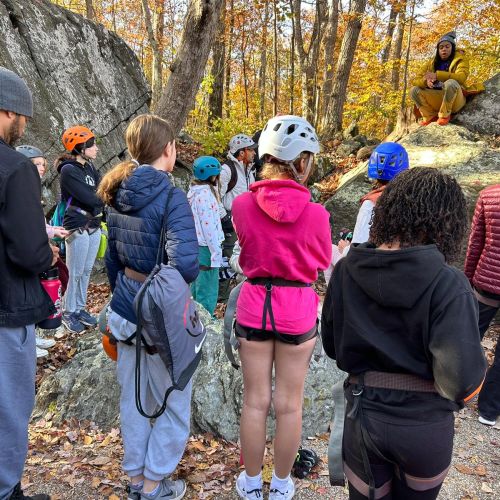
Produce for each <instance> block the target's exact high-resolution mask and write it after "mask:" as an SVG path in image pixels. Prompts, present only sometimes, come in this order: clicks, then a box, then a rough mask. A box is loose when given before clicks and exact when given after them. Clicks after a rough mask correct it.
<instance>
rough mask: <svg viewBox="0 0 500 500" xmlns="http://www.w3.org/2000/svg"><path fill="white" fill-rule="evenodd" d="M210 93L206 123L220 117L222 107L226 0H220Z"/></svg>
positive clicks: (210, 122)
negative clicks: (220, 6)
mask: <svg viewBox="0 0 500 500" xmlns="http://www.w3.org/2000/svg"><path fill="white" fill-rule="evenodd" d="M212 57H213V64H212V71H211V74H212V80H213V87H212V93H211V94H210V96H209V98H208V125H209V126H210V125H211V124H212V123H213V120H214V119H215V118H222V107H223V104H224V66H225V61H226V0H222V9H221V15H220V20H219V25H218V26H217V34H216V36H215V43H214V47H213V50H212Z"/></svg>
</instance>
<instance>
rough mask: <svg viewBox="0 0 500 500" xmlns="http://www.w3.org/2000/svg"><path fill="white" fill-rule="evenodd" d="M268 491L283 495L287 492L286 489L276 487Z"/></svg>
mask: <svg viewBox="0 0 500 500" xmlns="http://www.w3.org/2000/svg"><path fill="white" fill-rule="evenodd" d="M269 493H279V494H280V495H283V496H285V495H286V494H287V493H288V490H286V491H285V492H283V491H280V490H278V488H273V489H272V490H270V491H269Z"/></svg>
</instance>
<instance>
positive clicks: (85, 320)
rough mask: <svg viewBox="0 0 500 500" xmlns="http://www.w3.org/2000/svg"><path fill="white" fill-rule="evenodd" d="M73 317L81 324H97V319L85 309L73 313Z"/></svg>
mask: <svg viewBox="0 0 500 500" xmlns="http://www.w3.org/2000/svg"><path fill="white" fill-rule="evenodd" d="M75 317H76V319H77V320H78V321H79V322H80V323H81V324H82V325H87V326H96V325H97V319H96V318H95V317H94V316H92V314H90V313H88V312H87V311H86V310H85V309H82V310H81V311H80V312H77V313H75Z"/></svg>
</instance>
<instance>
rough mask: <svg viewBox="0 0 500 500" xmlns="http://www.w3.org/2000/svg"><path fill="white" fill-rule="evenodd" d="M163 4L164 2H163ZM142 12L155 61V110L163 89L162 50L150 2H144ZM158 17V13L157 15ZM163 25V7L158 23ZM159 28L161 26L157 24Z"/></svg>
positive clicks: (152, 65)
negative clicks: (152, 17)
mask: <svg viewBox="0 0 500 500" xmlns="http://www.w3.org/2000/svg"><path fill="white" fill-rule="evenodd" d="M161 3H162V4H163V2H161ZM142 12H143V14H144V24H145V25H146V30H147V33H148V40H149V45H150V47H151V52H152V54H153V60H152V64H151V90H152V97H151V105H152V107H153V108H154V107H155V105H156V103H157V102H158V99H159V98H160V95H161V89H162V62H163V56H162V52H163V51H162V50H161V47H160V44H159V43H158V38H157V35H156V33H155V27H154V26H153V21H152V19H151V10H150V8H149V4H148V0H142ZM155 15H156V13H155ZM160 22H161V24H162V25H163V7H162V9H161V20H160V19H159V17H158V20H157V23H160ZM157 26H159V24H157Z"/></svg>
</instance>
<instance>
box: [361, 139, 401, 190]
mask: <svg viewBox="0 0 500 500" xmlns="http://www.w3.org/2000/svg"><path fill="white" fill-rule="evenodd" d="M409 167H410V162H409V160H408V153H407V152H406V149H405V148H404V147H403V146H401V144H398V143H397V142H383V143H382V144H379V145H378V146H377V147H376V148H375V149H374V150H373V153H372V154H371V156H370V160H369V161H368V177H369V178H370V179H379V180H381V181H390V180H392V179H394V177H396V175H398V174H399V173H400V172H402V171H403V170H407V169H408V168H409Z"/></svg>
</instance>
